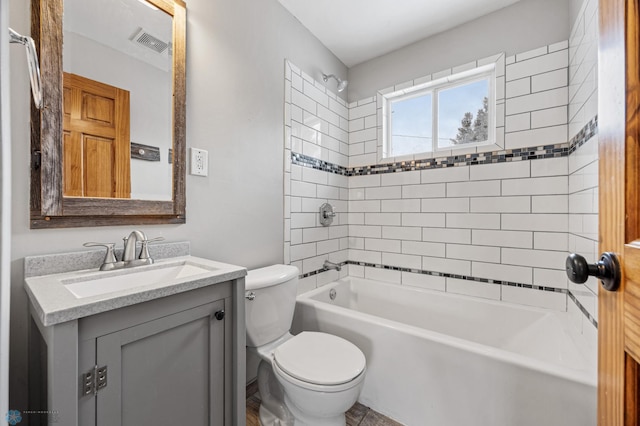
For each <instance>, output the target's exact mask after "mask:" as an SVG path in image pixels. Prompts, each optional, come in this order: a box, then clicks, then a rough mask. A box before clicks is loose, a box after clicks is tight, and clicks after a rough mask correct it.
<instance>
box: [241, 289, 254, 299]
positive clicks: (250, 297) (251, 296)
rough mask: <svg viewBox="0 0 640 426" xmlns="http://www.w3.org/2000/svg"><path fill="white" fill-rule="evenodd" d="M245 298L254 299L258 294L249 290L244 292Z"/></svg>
mask: <svg viewBox="0 0 640 426" xmlns="http://www.w3.org/2000/svg"><path fill="white" fill-rule="evenodd" d="M244 298H245V299H248V300H253V299H255V298H256V294H255V293H254V292H253V291H247V292H246V293H245V294H244Z"/></svg>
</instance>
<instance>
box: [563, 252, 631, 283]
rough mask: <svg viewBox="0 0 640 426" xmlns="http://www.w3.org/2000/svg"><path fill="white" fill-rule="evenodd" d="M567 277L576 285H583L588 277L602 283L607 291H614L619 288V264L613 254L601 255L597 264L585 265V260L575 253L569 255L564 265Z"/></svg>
mask: <svg viewBox="0 0 640 426" xmlns="http://www.w3.org/2000/svg"><path fill="white" fill-rule="evenodd" d="M565 267H566V271H567V277H569V279H570V280H571V281H572V282H574V283H576V284H584V283H585V282H586V281H587V279H588V278H589V276H592V277H596V278H597V279H599V280H600V281H601V282H602V287H603V288H604V289H605V290H608V291H616V290H617V289H618V287H619V286H620V262H618V257H617V256H616V255H615V253H610V252H606V253H602V256H601V257H600V260H599V261H598V263H592V264H589V263H587V260H586V259H585V258H584V257H582V256H580V255H579V254H576V253H571V254H570V255H569V256H568V257H567V261H566V263H565Z"/></svg>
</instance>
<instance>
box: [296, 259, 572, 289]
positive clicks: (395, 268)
mask: <svg viewBox="0 0 640 426" xmlns="http://www.w3.org/2000/svg"><path fill="white" fill-rule="evenodd" d="M344 265H358V266H367V267H369V268H379V269H388V270H391V271H400V272H411V273H413V274H424V275H433V276H436V277H444V278H456V279H459V280H466V281H477V282H481V283H488V284H498V285H508V286H512V287H521V288H530V289H533V290H542V291H551V292H554V293H567V290H566V289H563V288H556V287H547V286H539V285H531V284H522V283H516V282H511V281H501V280H493V279H490V278H478V277H474V276H470V275H457V274H450V273H447V272H436V271H426V270H423V269H411V268H402V267H399V266H390V265H381V264H377V263H366V262H355V261H353V260H347V261H344V262H342V263H340V266H344ZM325 271H326V269H318V270H316V271H312V272H307V273H306V274H302V275H300V276H299V278H300V279H302V278H307V277H310V276H313V275H317V274H319V273H322V272H325Z"/></svg>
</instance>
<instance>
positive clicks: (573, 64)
mask: <svg viewBox="0 0 640 426" xmlns="http://www.w3.org/2000/svg"><path fill="white" fill-rule="evenodd" d="M597 64H598V2H597V0H584V1H583V4H582V8H581V10H580V13H579V14H578V17H577V19H576V22H575V23H574V25H573V27H572V29H571V36H570V39H569V110H568V112H569V138H570V139H571V138H574V137H575V136H576V135H577V134H578V133H579V132H580V131H581V129H583V128H584V127H585V126H587V125H588V123H589V122H590V121H592V120H593V119H594V117H597V114H598V65H597ZM568 166H569V170H568V175H569V191H568V198H569V199H568V201H569V202H568V206H569V229H568V233H569V239H568V251H569V252H575V253H579V254H581V255H583V256H585V257H586V258H587V260H588V261H589V262H594V261H596V260H597V258H598V256H599V252H598V135H597V134H596V135H594V136H593V137H591V139H589V140H588V141H587V142H586V143H584V144H582V145H578V146H577V148H576V149H575V151H573V152H571V151H570V155H569V163H568ZM568 286H569V290H570V291H571V294H572V295H573V296H574V297H575V299H576V300H577V301H578V302H579V303H580V304H581V305H582V307H583V308H584V309H586V311H587V312H588V313H589V315H591V317H592V318H598V282H597V280H595V279H594V278H589V280H588V281H587V282H586V283H585V285H577V284H573V283H571V282H569V283H568ZM570 305H573V304H572V303H570ZM570 312H571V313H572V318H573V319H574V323H575V324H576V326H577V327H578V328H579V329H581V330H582V331H583V334H584V335H585V336H587V337H592V338H595V336H596V333H595V332H594V330H595V327H594V326H593V324H592V323H591V322H590V321H589V320H588V319H587V318H586V316H585V315H584V314H583V313H582V312H580V310H576V309H572V310H570Z"/></svg>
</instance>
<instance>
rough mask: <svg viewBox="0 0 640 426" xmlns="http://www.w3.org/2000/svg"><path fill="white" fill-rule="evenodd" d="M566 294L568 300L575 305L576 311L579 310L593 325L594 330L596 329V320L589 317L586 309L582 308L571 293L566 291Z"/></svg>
mask: <svg viewBox="0 0 640 426" xmlns="http://www.w3.org/2000/svg"><path fill="white" fill-rule="evenodd" d="M567 294H568V295H569V298H570V299H571V300H572V301H573V303H575V304H576V306H577V307H578V309H580V312H582V315H584V316H585V317H587V319H588V320H589V322H590V323H591V324H593V326H594V327H595V328H598V320H597V319H595V318H594V317H593V316H591V314H590V313H589V311H587V309H586V308H585V307H584V306H582V303H580V301H579V300H578V299H577V298H576V296H574V295H573V293H571V291H568V292H567Z"/></svg>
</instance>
